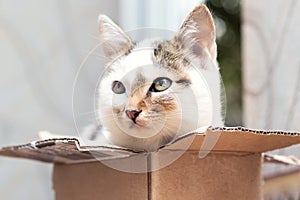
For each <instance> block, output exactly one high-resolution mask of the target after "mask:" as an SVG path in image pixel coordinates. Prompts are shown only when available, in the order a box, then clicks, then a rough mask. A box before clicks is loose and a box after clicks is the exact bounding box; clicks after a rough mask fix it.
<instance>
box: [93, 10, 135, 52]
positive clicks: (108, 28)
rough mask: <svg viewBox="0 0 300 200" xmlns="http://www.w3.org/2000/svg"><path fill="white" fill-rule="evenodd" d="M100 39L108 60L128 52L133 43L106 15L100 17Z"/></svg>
mask: <svg viewBox="0 0 300 200" xmlns="http://www.w3.org/2000/svg"><path fill="white" fill-rule="evenodd" d="M98 25H99V38H100V41H101V43H102V45H103V50H104V54H105V56H107V57H108V58H114V57H116V56H119V55H121V54H122V53H123V54H124V53H126V52H128V51H129V50H130V49H131V48H132V47H133V43H132V41H131V39H130V37H129V36H128V35H127V34H126V33H125V32H124V31H123V30H122V29H121V28H120V27H119V26H118V25H116V24H115V23H114V22H113V21H112V20H110V18H109V17H107V16H105V15H99V17H98Z"/></svg>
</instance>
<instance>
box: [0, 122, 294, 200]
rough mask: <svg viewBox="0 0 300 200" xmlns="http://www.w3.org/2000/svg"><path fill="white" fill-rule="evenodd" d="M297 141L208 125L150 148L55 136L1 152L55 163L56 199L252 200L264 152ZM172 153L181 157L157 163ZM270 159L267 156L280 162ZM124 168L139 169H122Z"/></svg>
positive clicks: (259, 187) (256, 194)
mask: <svg viewBox="0 0 300 200" xmlns="http://www.w3.org/2000/svg"><path fill="white" fill-rule="evenodd" d="M219 134H220V137H219V139H218V141H217V142H216V144H215V145H214V147H213V149H212V151H211V152H210V153H209V154H208V155H207V156H206V157H204V158H202V159H200V158H199V149H200V148H201V145H202V144H203V141H204V140H205V138H208V137H209V136H214V135H219ZM191 138H192V140H191V144H190V145H189V146H188V148H187V149H185V148H183V146H184V145H182V144H186V141H188V140H190V139H191ZM298 143H300V133H292V132H279V131H261V130H249V129H246V128H242V127H236V128H218V129H212V128H211V129H208V130H207V131H206V133H204V134H197V133H194V134H189V135H187V136H185V137H182V138H180V139H178V140H176V141H175V142H174V143H172V144H171V145H168V146H166V147H164V148H162V149H160V150H158V151H157V152H153V153H147V152H140V153H136V152H133V151H131V150H129V149H124V148H117V147H110V146H98V147H90V146H89V147H88V146H80V143H79V141H78V140H77V139H76V138H65V139H63V138H59V139H55V138H53V139H48V140H42V141H36V142H32V143H29V144H25V145H19V146H13V147H5V148H2V149H1V150H0V155H4V156H12V157H21V158H29V159H34V160H39V161H44V162H51V163H54V168H53V188H54V190H55V196H56V199H57V200H62V199H138V200H141V199H148V200H150V199H164V200H165V199H167V200H168V199H205V200H209V199H249V200H250V199H251V200H253V199H262V197H263V194H262V185H263V180H262V175H261V166H262V163H263V154H262V153H263V152H266V151H270V150H274V149H278V148H284V147H287V146H290V145H293V144H298ZM175 152H180V155H181V156H180V157H178V159H175V160H173V162H170V164H169V165H167V166H165V167H162V168H159V166H160V164H161V163H162V162H164V161H165V159H168V158H169V157H168V156H169V155H173V154H174V153H175ZM270 158H271V157H268V158H267V159H266V161H270V160H272V161H274V160H275V161H276V162H284V161H281V160H276V159H275V158H272V159H270ZM99 160H101V162H100V161H99ZM136 164H138V168H137V169H135V168H136V167H137V165H136ZM109 166H116V167H121V169H122V167H123V168H124V169H125V170H123V171H118V170H116V169H113V168H111V167H109ZM126 170H132V171H135V172H141V173H127V172H124V171H126ZM138 170H140V171H138ZM143 170H144V171H143Z"/></svg>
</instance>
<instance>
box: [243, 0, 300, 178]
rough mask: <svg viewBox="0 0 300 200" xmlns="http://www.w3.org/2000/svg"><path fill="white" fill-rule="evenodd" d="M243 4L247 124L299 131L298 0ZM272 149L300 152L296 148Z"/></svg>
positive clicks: (280, 168)
mask: <svg viewBox="0 0 300 200" xmlns="http://www.w3.org/2000/svg"><path fill="white" fill-rule="evenodd" d="M242 8H243V26H242V30H243V42H242V47H243V59H242V61H243V83H244V90H243V93H244V112H243V113H244V121H245V126H246V127H249V128H258V129H275V130H276V129H277V130H278V129H279V130H289V131H300V123H299V120H300V56H299V52H300V39H299V36H300V26H299V24H300V13H299V9H300V1H296V0H289V1H284V0H267V1H252V0H244V1H243V2H242ZM272 153H274V154H284V155H296V156H298V157H300V148H299V145H297V146H294V147H291V148H287V149H282V150H277V151H275V152H272ZM288 169H289V168H287V167H286V166H279V165H277V166H275V167H274V166H266V168H265V173H274V172H278V171H285V170H288Z"/></svg>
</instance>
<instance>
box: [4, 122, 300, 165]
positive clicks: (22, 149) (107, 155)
mask: <svg viewBox="0 0 300 200" xmlns="http://www.w3.org/2000/svg"><path fill="white" fill-rule="evenodd" d="M217 133H222V134H221V135H220V139H219V140H218V142H217V143H216V145H215V147H214V149H213V151H216V152H264V151H268V150H272V149H276V148H283V147H287V146H290V145H293V144H298V143H300V133H297V132H284V131H272V130H271V131H263V130H256V129H248V128H243V127H221V128H219V127H216V128H209V129H208V130H207V132H206V133H205V134H198V133H189V134H186V135H184V136H181V137H179V138H177V139H175V140H174V141H173V142H171V143H170V144H168V145H166V146H165V147H164V148H162V149H161V150H168V149H170V147H176V145H177V144H180V142H182V141H184V140H185V139H186V138H188V137H190V136H192V135H194V136H196V137H195V139H194V140H193V143H192V144H191V146H190V148H189V149H188V150H189V151H190V150H192V151H194V150H197V151H199V149H200V146H201V144H202V142H203V140H204V137H205V136H207V134H217ZM274 136H275V137H274ZM243 140H245V144H246V143H248V146H249V147H248V148H245V146H247V145H245V144H244V143H243V142H242V141H243ZM266 142H267V143H268V144H269V145H272V146H271V148H269V147H266V145H265V143H266ZM249 143H251V144H250V145H249ZM179 146H180V145H179ZM257 146H261V149H259V148H257ZM174 149H176V148H173V150H174ZM145 153H146V152H139V153H137V152H134V151H132V150H130V149H126V148H122V147H111V146H81V145H80V142H79V140H78V139H77V138H53V139H47V140H40V141H34V142H31V143H28V144H24V145H17V146H9V147H4V148H1V149H0V155H3V156H10V157H19V158H29V159H33V160H39V161H44V162H53V163H64V164H74V163H85V162H94V161H98V160H106V159H107V160H110V159H118V158H127V157H131V156H138V155H141V154H145ZM95 157H97V158H95Z"/></svg>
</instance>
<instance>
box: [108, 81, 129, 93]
mask: <svg viewBox="0 0 300 200" xmlns="http://www.w3.org/2000/svg"><path fill="white" fill-rule="evenodd" d="M111 90H112V91H113V92H114V93H116V94H123V93H125V92H126V89H125V86H124V85H123V83H122V82H120V81H114V82H113V83H112V88H111Z"/></svg>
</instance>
